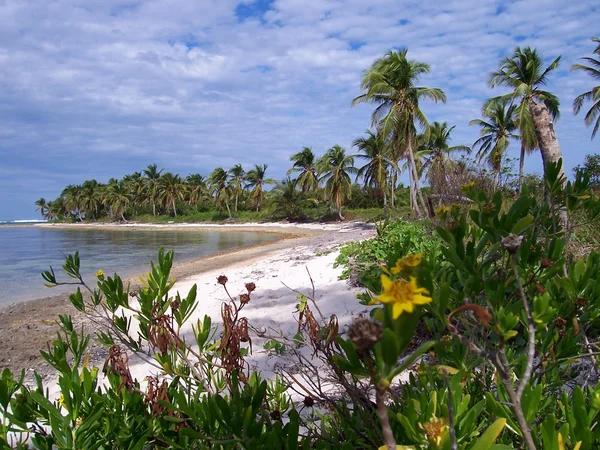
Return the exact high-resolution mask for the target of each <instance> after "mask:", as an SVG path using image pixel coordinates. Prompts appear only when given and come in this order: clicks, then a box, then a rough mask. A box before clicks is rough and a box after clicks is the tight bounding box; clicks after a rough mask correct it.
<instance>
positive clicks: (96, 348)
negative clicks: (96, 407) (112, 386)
mask: <svg viewBox="0 0 600 450" xmlns="http://www.w3.org/2000/svg"><path fill="white" fill-rule="evenodd" d="M65 225H66V226H67V227H73V226H74V227H81V226H82V225H80V224H61V226H65ZM36 226H40V225H36ZM42 226H55V225H49V224H43V225H42ZM84 226H85V227H89V228H96V226H90V225H88V224H86V225H84ZM113 226H115V225H114V224H113ZM99 227H100V228H106V226H104V225H100V226H99ZM123 227H127V228H142V229H143V228H148V225H147V224H143V225H133V224H123V225H117V228H123ZM156 227H160V228H165V229H167V230H168V229H177V230H181V229H190V230H192V229H193V228H201V229H207V228H213V229H216V230H219V231H226V230H227V229H234V230H235V231H255V232H256V231H261V232H269V233H276V234H279V235H280V236H281V237H280V238H278V239H276V240H274V241H269V242H265V243H261V244H254V245H250V246H246V247H242V248H238V249H235V250H225V251H222V252H219V253H216V254H212V255H208V256H203V257H200V258H197V259H194V260H191V261H186V262H183V263H180V264H174V266H173V269H172V271H171V275H172V276H173V277H175V278H176V279H177V284H176V286H175V288H176V289H177V288H179V286H187V285H189V284H191V283H192V282H193V281H194V280H199V279H202V280H204V279H206V276H207V275H209V274H213V273H215V272H217V271H224V270H225V269H226V270H227V271H228V272H229V273H232V272H236V271H237V272H239V271H240V270H243V268H246V267H249V266H252V265H254V266H256V265H260V264H262V263H264V264H265V265H266V266H268V267H269V270H273V271H274V272H275V273H274V274H273V275H272V276H273V277H276V276H277V270H283V268H284V266H285V264H283V265H281V267H273V266H272V263H271V262H270V261H273V260H277V258H280V257H287V258H288V260H289V258H292V259H293V258H294V257H293V256H290V255H293V254H294V253H297V249H302V250H303V251H302V252H303V253H305V256H303V259H305V260H308V259H310V258H313V257H315V255H317V254H319V253H323V252H327V251H329V250H330V249H331V247H332V246H336V245H337V244H339V243H342V242H347V241H350V240H356V237H357V236H356V235H355V232H356V230H359V232H361V231H362V232H363V233H366V234H370V233H371V232H372V227H370V226H367V225H365V224H361V223H338V224H310V225H308V226H306V225H305V226H302V225H300V226H294V225H288V224H264V225H263V224H252V225H246V224H244V225H235V226H231V225H220V226H215V225H209V226H198V225H196V224H193V225H183V226H182V224H167V225H153V226H151V227H150V228H156ZM369 230H370V231H369ZM347 231H350V232H348V233H347ZM361 237H362V236H361ZM359 238H360V237H359ZM142 267H143V268H147V267H149V261H148V262H146V263H145V265H144V266H142ZM265 268H266V267H265ZM143 272H145V270H144V271H142V272H141V273H143ZM203 277H204V278H203ZM209 278H210V277H209ZM133 280H135V277H134V278H133V279H130V280H128V281H130V282H131V288H132V289H134V288H135V283H134V282H133ZM213 281H214V280H213ZM203 283H204V284H205V285H206V284H208V283H207V282H204V281H203ZM213 284H214V283H213ZM198 289H199V298H202V296H203V295H205V294H204V293H202V291H201V286H200V285H199V286H198ZM74 291H75V289H73V292H74ZM68 296H69V294H68V293H65V294H59V295H55V296H48V297H44V298H39V299H35V300H29V301H24V302H19V303H13V304H11V305H6V306H3V307H2V308H0V339H2V341H3V342H4V344H5V345H4V346H3V347H4V348H3V350H2V351H1V352H0V370H1V369H3V368H4V367H8V368H10V369H11V370H13V372H15V371H16V372H18V371H20V370H21V369H23V368H24V369H26V371H27V373H26V374H27V377H26V378H30V377H29V376H30V375H32V374H33V370H36V371H38V372H39V373H41V374H42V376H43V377H44V378H47V377H49V376H50V377H51V376H52V375H53V371H52V369H51V368H50V367H49V366H48V365H47V364H46V363H45V361H44V360H43V359H42V358H41V356H40V354H39V351H40V350H41V349H44V348H45V347H46V345H47V343H49V342H51V341H52V340H53V339H55V337H56V332H57V331H58V326H57V321H58V315H59V314H70V315H72V316H73V322H74V324H75V326H76V327H78V328H80V327H81V326H82V325H83V326H84V327H85V329H86V330H87V331H88V332H93V331H94V330H93V329H92V328H91V327H90V326H89V325H90V324H89V321H88V320H87V319H86V318H85V316H84V315H83V314H81V313H79V312H78V311H76V310H75V309H74V308H73V306H72V305H71V304H70V302H69V300H68ZM90 353H91V359H92V361H96V362H98V361H102V360H103V359H104V358H105V356H106V349H104V348H103V347H101V346H100V345H96V344H95V345H91V348H90Z"/></svg>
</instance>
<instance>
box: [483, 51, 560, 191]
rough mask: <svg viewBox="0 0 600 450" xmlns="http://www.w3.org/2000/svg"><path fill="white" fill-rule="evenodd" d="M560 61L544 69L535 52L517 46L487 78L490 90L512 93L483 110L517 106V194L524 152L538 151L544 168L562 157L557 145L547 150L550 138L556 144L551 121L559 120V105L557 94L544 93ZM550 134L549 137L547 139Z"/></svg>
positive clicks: (494, 99) (490, 102) (557, 60)
mask: <svg viewBox="0 0 600 450" xmlns="http://www.w3.org/2000/svg"><path fill="white" fill-rule="evenodd" d="M559 62H560V56H559V57H558V58H556V59H555V60H554V61H552V63H551V64H550V65H549V66H548V67H546V68H544V60H543V59H542V57H541V56H540V55H539V54H538V53H537V51H536V50H535V49H531V48H529V47H526V48H524V49H521V48H519V47H517V49H516V50H515V52H514V54H513V55H512V56H511V57H510V58H509V57H506V58H504V59H502V61H501V64H500V68H499V69H498V70H496V71H494V72H492V74H491V75H490V81H489V84H490V86H491V87H492V88H494V87H496V86H505V87H508V88H509V89H510V91H511V92H509V93H508V94H505V95H501V96H499V97H495V98H492V99H490V100H488V102H486V105H485V107H486V108H487V107H488V106H489V105H491V104H493V103H497V102H507V101H512V102H514V103H516V104H518V109H517V127H518V129H519V134H520V136H521V156H520V162H519V191H520V190H521V187H522V185H523V176H524V164H525V154H526V153H528V152H529V153H531V152H533V151H534V150H535V149H537V148H539V149H540V151H541V153H542V160H543V163H544V167H546V163H547V162H549V161H553V162H556V161H558V159H560V158H561V157H562V155H561V154H560V149H559V148H558V144H557V142H554V143H553V144H556V145H555V147H556V149H554V148H552V149H550V148H549V147H550V146H553V144H551V143H550V142H548V143H546V141H552V138H553V140H554V141H556V137H555V136H554V129H553V126H552V120H556V119H558V116H559V109H558V108H559V105H560V102H559V100H558V97H557V96H556V95H554V94H552V93H551V92H548V91H545V90H543V87H544V86H545V85H546V83H547V82H548V74H549V73H550V72H552V71H553V70H554V69H556V68H557V67H558V63H559ZM550 128H551V129H550ZM550 132H551V134H552V136H548V133H550ZM540 137H541V139H540ZM553 147H554V146H553Z"/></svg>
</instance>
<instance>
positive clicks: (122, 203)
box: [105, 179, 132, 222]
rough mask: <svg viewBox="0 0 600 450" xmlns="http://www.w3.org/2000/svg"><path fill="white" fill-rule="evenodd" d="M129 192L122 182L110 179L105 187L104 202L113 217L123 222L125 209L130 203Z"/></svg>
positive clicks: (125, 184)
mask: <svg viewBox="0 0 600 450" xmlns="http://www.w3.org/2000/svg"><path fill="white" fill-rule="evenodd" d="M131 197H132V196H131V191H130V190H129V186H128V185H127V183H126V182H125V181H123V180H115V179H111V180H109V181H108V184H107V185H106V194H105V202H106V205H107V206H108V208H109V210H110V213H111V214H112V215H113V217H118V218H120V219H121V220H122V221H123V222H126V220H125V215H124V213H125V208H127V206H129V204H130V203H131Z"/></svg>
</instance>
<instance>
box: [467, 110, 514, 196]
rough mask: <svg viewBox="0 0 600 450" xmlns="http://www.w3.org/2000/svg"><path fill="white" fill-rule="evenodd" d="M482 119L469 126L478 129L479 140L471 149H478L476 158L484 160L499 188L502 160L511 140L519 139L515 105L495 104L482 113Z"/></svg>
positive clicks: (472, 121) (473, 121) (472, 122)
mask: <svg viewBox="0 0 600 450" xmlns="http://www.w3.org/2000/svg"><path fill="white" fill-rule="evenodd" d="M482 114H483V116H484V119H475V120H471V121H470V122H469V125H476V126H478V127H479V128H480V130H479V136H480V137H479V139H477V140H476V141H475V143H474V144H473V148H476V147H479V150H478V151H477V154H476V157H477V158H478V159H479V161H481V160H483V159H484V158H485V159H486V161H487V164H488V165H489V166H490V167H491V168H492V170H493V171H494V173H495V174H496V183H497V185H498V186H500V183H501V169H502V159H503V158H504V154H505V153H506V150H507V149H508V146H509V144H510V140H511V139H519V135H518V134H516V131H518V128H517V105H515V104H507V103H506V102H495V103H493V104H491V105H489V107H488V108H487V109H486V108H484V109H483V111H482Z"/></svg>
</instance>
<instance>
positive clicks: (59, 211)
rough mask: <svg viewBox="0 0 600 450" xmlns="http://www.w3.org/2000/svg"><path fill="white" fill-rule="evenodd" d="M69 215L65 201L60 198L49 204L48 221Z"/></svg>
mask: <svg viewBox="0 0 600 450" xmlns="http://www.w3.org/2000/svg"><path fill="white" fill-rule="evenodd" d="M68 215H69V211H67V209H66V208H65V204H64V200H63V198H62V197H58V198H57V199H56V200H53V201H51V202H48V219H50V220H54V219H61V218H65V217H67V216H68Z"/></svg>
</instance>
